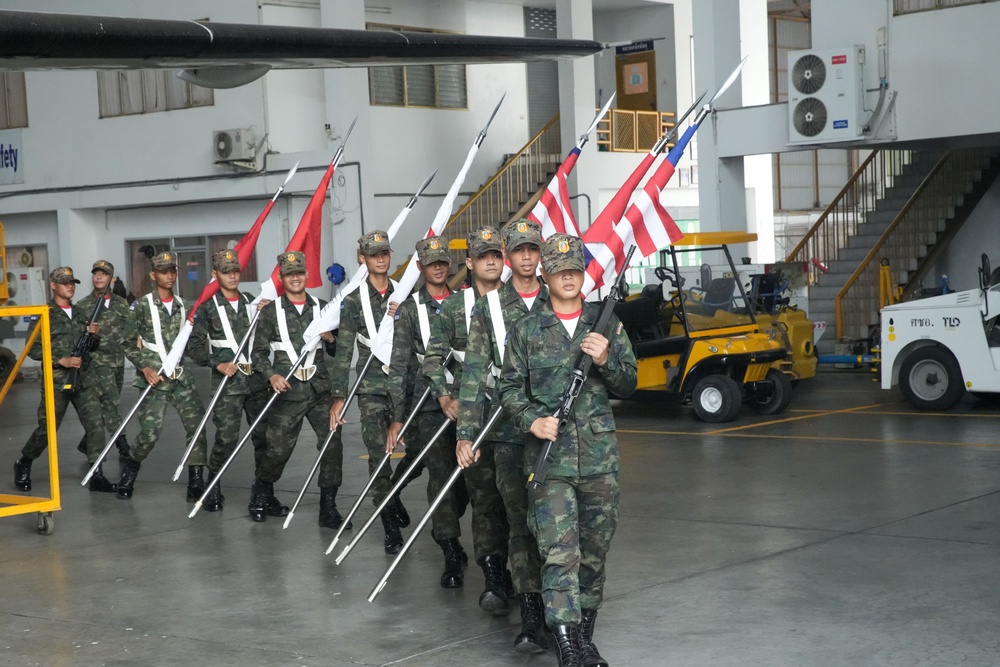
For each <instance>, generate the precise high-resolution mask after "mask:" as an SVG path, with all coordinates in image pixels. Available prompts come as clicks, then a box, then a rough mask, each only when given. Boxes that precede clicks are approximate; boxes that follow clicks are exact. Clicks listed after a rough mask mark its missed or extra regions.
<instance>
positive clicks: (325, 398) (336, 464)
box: [257, 392, 344, 488]
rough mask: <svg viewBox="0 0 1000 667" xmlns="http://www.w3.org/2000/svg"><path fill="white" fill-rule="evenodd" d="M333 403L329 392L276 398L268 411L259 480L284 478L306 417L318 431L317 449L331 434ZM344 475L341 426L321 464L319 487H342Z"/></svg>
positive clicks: (258, 472) (258, 467) (259, 466)
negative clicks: (295, 398)
mask: <svg viewBox="0 0 1000 667" xmlns="http://www.w3.org/2000/svg"><path fill="white" fill-rule="evenodd" d="M331 405H333V395H332V394H331V393H330V392H323V393H320V394H317V393H313V398H312V400H310V401H275V402H274V405H272V406H271V409H270V411H268V413H267V431H266V435H265V441H266V446H265V448H264V455H263V456H262V457H261V459H260V464H259V465H258V466H257V479H259V480H261V481H263V482H271V483H272V484H273V483H274V482H277V481H278V480H279V479H281V473H282V472H284V470H285V464H286V463H288V459H289V458H290V457H291V455H292V451H294V449H295V442H296V441H297V440H298V437H299V432H300V431H301V430H302V420H303V419H307V420H309V425H310V426H312V430H313V433H315V434H316V449H319V448H321V447H322V446H323V443H324V442H326V437H327V436H328V435H330V406H331ZM343 477H344V445H343V443H342V441H341V439H340V429H337V430H336V431H335V432H334V434H333V437H332V438H331V439H330V445H329V446H328V447H327V448H326V452H325V453H324V454H323V458H322V460H320V463H319V486H320V488H325V487H331V486H332V487H339V486H340V485H341V483H342V482H343Z"/></svg>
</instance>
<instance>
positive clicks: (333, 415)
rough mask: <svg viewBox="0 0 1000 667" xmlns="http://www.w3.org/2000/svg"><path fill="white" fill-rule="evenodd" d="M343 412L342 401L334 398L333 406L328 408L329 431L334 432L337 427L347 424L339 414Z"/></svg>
mask: <svg viewBox="0 0 1000 667" xmlns="http://www.w3.org/2000/svg"><path fill="white" fill-rule="evenodd" d="M343 411H344V399H342V398H335V399H333V405H331V406H330V430H331V431H336V430H337V428H338V427H340V426H343V425H344V424H346V423H347V420H346V419H344V416H343V415H342V414H341V413H342V412H343Z"/></svg>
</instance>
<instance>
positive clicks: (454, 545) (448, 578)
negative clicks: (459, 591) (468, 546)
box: [438, 537, 465, 588]
mask: <svg viewBox="0 0 1000 667" xmlns="http://www.w3.org/2000/svg"><path fill="white" fill-rule="evenodd" d="M438 544H440V545H441V551H443V552H444V572H443V573H442V574H441V588H461V587H462V584H463V583H465V576H464V575H463V574H462V545H461V544H459V542H458V538H456V537H449V538H448V539H444V540H441V541H440V542H438Z"/></svg>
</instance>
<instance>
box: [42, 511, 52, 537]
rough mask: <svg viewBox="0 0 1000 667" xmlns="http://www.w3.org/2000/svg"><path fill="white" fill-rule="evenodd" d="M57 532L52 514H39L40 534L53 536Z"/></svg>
mask: <svg viewBox="0 0 1000 667" xmlns="http://www.w3.org/2000/svg"><path fill="white" fill-rule="evenodd" d="M54 532H56V524H55V521H53V519H52V512H39V513H38V534H39V535H51V534H52V533H54Z"/></svg>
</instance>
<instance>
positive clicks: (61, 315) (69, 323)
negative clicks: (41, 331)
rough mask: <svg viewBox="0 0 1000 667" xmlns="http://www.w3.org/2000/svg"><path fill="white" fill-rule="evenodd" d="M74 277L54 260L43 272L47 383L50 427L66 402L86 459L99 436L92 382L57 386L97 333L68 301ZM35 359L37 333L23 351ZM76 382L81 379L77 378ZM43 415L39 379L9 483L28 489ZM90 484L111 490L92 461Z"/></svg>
mask: <svg viewBox="0 0 1000 667" xmlns="http://www.w3.org/2000/svg"><path fill="white" fill-rule="evenodd" d="M79 284H80V281H79V280H77V279H76V278H75V277H74V276H73V269H71V268H70V267H68V266H60V267H59V268H57V269H55V270H54V271H52V273H50V274H49V287H50V288H51V289H52V300H51V301H49V332H50V342H51V346H52V364H53V368H52V384H53V387H54V389H55V396H53V403H54V407H55V423H56V429H58V428H59V425H60V424H61V423H62V419H63V416H64V415H65V414H66V408H67V407H68V406H69V404H70V403H72V404H73V407H74V408H75V409H76V414H77V416H79V417H80V421H81V422H82V423H83V429H84V432H85V433H86V438H87V459H88V460H89V461H90V463H94V462H95V461H97V457H98V456H99V455H100V453H101V449H102V447H103V445H102V444H101V441H102V440H104V427H103V423H102V422H101V417H100V397H99V396H98V395H97V392H96V391H95V390H94V388H93V387H89V388H88V387H83V386H81V387H79V388H77V389H75V390H74V391H62V388H63V385H64V383H65V380H66V378H67V376H68V375H69V372H70V369H73V368H77V369H80V370H84V369H86V368H87V364H88V362H89V359H88V357H89V352H90V351H91V350H94V349H96V348H97V346H98V344H99V340H98V339H97V338H96V337H97V335H98V334H99V333H100V329H101V327H100V325H99V324H96V323H95V324H88V320H87V318H88V317H90V313H87V312H85V311H84V310H83V309H82V308H80V307H79V306H77V307H76V308H74V307H73V295H74V294H76V286H77V285H79ZM85 333H90V334H91V338H90V341H91V342H90V343H89V344H88V345H86V346H85V347H87V348H89V349H87V350H86V351H84V352H83V353H82V354H80V355H76V354H74V353H75V352H76V348H77V344H78V342H79V341H80V340H81V336H83V335H84V334H85ZM28 356H30V357H31V358H32V359H34V360H35V361H42V341H41V338H38V339H36V340H35V344H34V345H32V347H31V350H29V351H28ZM80 384H81V385H82V384H83V383H80ZM45 422H46V418H45V385H44V384H43V385H42V400H41V402H40V403H39V404H38V428H36V429H35V430H34V432H33V433H32V434H31V437H29V438H28V442H27V443H25V445H24V448H23V449H22V450H21V458H19V459H18V460H17V461H15V462H14V486H15V487H16V488H17V490H18V491H31V463H32V461H34V460H35V459H37V458H38V457H39V456H41V455H42V452H44V451H45V447H46V446H47V445H48V437H47V433H48V430H47V429H46V424H45ZM90 490H91V491H102V492H108V493H112V492H114V491H115V485H114V484H112V483H111V482H109V481H108V480H107V479H106V478H105V477H104V473H103V471H102V469H101V466H98V467H97V469H96V470H95V471H94V474H93V476H91V478H90Z"/></svg>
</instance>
